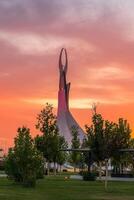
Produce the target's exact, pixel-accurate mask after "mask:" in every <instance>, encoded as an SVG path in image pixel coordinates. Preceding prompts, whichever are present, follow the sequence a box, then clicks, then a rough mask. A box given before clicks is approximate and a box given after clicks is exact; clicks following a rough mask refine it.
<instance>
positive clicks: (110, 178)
mask: <svg viewBox="0 0 134 200" xmlns="http://www.w3.org/2000/svg"><path fill="white" fill-rule="evenodd" d="M97 180H99V178H97ZM102 180H105V176H102ZM108 181H130V182H133V181H134V178H120V177H111V176H109V177H108Z"/></svg>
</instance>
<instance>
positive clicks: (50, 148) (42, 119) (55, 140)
mask: <svg viewBox="0 0 134 200" xmlns="http://www.w3.org/2000/svg"><path fill="white" fill-rule="evenodd" d="M36 128H37V129H39V130H40V131H41V133H42V135H41V136H39V135H38V136H37V137H36V138H35V143H36V146H37V149H38V150H40V151H41V152H42V153H43V155H44V158H45V159H46V160H47V162H49V163H51V162H53V163H54V164H55V163H59V164H63V163H64V162H65V160H66V153H65V152H61V151H59V150H60V149H63V148H67V143H66V141H65V139H64V137H63V136H60V135H59V130H58V127H57V118H56V116H55V115H54V114H53V107H52V105H50V104H48V103H47V104H46V107H45V108H44V109H43V110H41V112H40V114H38V116H37V125H36Z"/></svg>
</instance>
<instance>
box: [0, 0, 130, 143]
mask: <svg viewBox="0 0 134 200" xmlns="http://www.w3.org/2000/svg"><path fill="white" fill-rule="evenodd" d="M133 7H134V1H132V0H127V1H126V0H118V1H117V0H110V1H106V0H68V1H65V0H51V1H50V0H28V1H27V0H23V1H22V0H12V1H11V0H1V1H0V90H1V93H0V106H1V109H0V119H1V122H2V123H1V126H0V128H1V137H2V138H3V135H4V137H5V138H7V140H8V139H10V140H11V139H12V138H13V137H14V135H15V131H16V128H17V127H18V126H20V125H22V124H26V125H27V126H30V128H31V129H32V131H33V132H34V133H35V129H34V123H35V119H36V114H37V113H38V112H39V111H40V109H41V107H42V105H44V104H45V102H47V101H49V102H50V103H53V104H54V107H55V109H56V107H57V90H58V78H59V77H58V76H59V74H58V73H59V72H58V56H59V52H60V49H61V48H62V47H66V48H67V51H68V57H69V70H68V80H69V81H71V83H72V85H71V92H70V107H71V109H72V112H73V114H74V115H75V117H76V118H77V119H78V121H79V122H80V124H81V125H82V126H83V124H84V123H86V121H88V118H89V116H88V115H89V114H88V113H90V111H89V110H88V109H89V108H90V107H91V104H92V103H93V102H97V103H99V107H100V110H101V112H102V113H103V114H104V116H105V117H107V118H108V119H111V120H112V119H113V120H117V117H119V116H124V117H126V118H128V120H129V121H130V122H131V125H132V127H133V117H134V116H133V112H132V110H133V109H132V108H133V107H134V103H133V101H134V94H133V89H134V88H133V85H134V78H133V77H134V70H133V66H134V60H133V52H134V12H133ZM55 112H56V110H55ZM79 113H81V116H80V115H79ZM7 121H8V123H9V126H8V127H7V126H6V123H7Z"/></svg>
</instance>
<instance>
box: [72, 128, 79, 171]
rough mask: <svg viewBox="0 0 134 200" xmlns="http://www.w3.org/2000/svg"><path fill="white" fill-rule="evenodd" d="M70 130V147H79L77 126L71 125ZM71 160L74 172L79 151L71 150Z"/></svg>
mask: <svg viewBox="0 0 134 200" xmlns="http://www.w3.org/2000/svg"><path fill="white" fill-rule="evenodd" d="M71 132H72V146H71V148H72V149H79V148H80V140H79V137H78V128H77V127H75V126H72V128H71ZM70 155H71V161H72V163H73V164H74V172H76V166H77V165H78V163H79V161H80V159H81V155H80V153H79V152H77V151H72V152H71V154H70Z"/></svg>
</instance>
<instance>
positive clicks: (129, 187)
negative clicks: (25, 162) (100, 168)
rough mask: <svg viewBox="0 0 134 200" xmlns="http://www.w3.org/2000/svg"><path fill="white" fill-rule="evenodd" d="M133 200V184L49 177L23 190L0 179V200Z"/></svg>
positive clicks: (4, 179)
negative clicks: (105, 188) (106, 183)
mask: <svg viewBox="0 0 134 200" xmlns="http://www.w3.org/2000/svg"><path fill="white" fill-rule="evenodd" d="M130 199H131V200H132V199H133V200H134V183H133V182H109V185H108V191H107V192H106V191H105V190H104V183H100V182H84V181H79V180H64V177H63V176H61V177H59V176H58V177H49V178H45V179H43V180H39V181H38V182H37V186H36V188H32V189H31V188H23V187H22V186H20V185H16V184H14V183H13V182H11V181H9V180H7V179H6V178H0V200H130Z"/></svg>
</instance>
